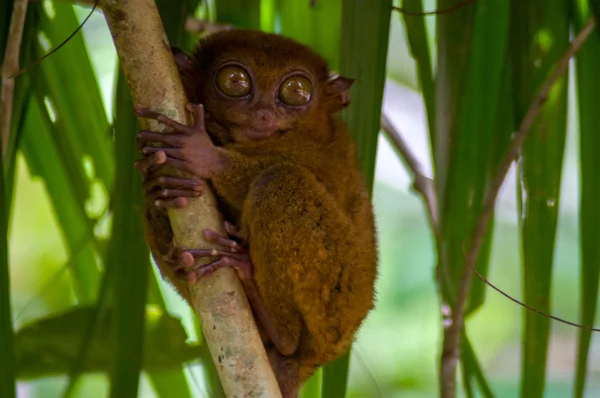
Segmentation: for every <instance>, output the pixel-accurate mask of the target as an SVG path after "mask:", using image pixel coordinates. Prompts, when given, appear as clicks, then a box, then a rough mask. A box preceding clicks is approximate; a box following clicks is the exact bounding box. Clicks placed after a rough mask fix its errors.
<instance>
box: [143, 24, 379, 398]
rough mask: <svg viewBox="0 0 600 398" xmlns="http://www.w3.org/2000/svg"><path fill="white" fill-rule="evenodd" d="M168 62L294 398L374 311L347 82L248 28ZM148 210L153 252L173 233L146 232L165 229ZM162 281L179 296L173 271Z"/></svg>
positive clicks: (371, 244)
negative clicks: (195, 123) (201, 114)
mask: <svg viewBox="0 0 600 398" xmlns="http://www.w3.org/2000/svg"><path fill="white" fill-rule="evenodd" d="M176 60H177V63H178V66H179V69H180V72H181V75H182V80H183V82H184V86H185V89H186V92H187V94H188V96H189V97H190V100H191V101H194V102H200V103H202V104H203V105H204V108H205V110H206V130H207V132H208V134H209V136H210V137H211V139H212V141H213V142H214V145H215V147H214V149H210V150H211V151H213V152H214V153H216V154H217V155H218V156H217V155H214V156H215V159H217V160H216V161H215V162H217V163H218V165H217V166H218V167H217V166H215V167H214V169H215V170H217V171H215V172H211V173H210V174H208V173H207V172H205V171H204V170H200V169H198V171H197V173H196V174H197V175H198V176H200V177H202V178H206V179H208V181H209V182H210V184H211V186H212V187H213V188H214V189H215V191H216V193H217V196H218V198H219V202H220V206H221V208H222V209H223V210H225V211H224V214H226V216H227V217H228V218H229V220H228V221H229V222H231V223H232V224H233V225H235V226H236V227H238V228H239V230H240V233H239V238H240V239H239V243H240V244H241V245H242V246H244V247H246V248H247V251H248V253H249V263H251V270H252V271H251V273H250V274H243V275H242V274H240V272H238V274H239V275H240V277H241V279H242V282H243V283H244V287H245V290H246V293H247V295H248V297H249V301H250V303H251V304H252V307H253V311H254V314H255V316H256V318H257V324H258V325H259V328H260V329H261V331H262V334H263V335H264V336H265V339H264V340H265V345H266V348H267V351H268V353H269V357H270V359H271V363H272V365H273V369H274V371H275V373H276V376H277V379H278V382H279V384H280V387H281V390H282V393H283V395H284V397H294V396H296V395H297V394H298V391H299V389H300V387H301V385H302V383H303V382H304V381H306V379H307V378H308V377H309V376H310V375H311V374H312V373H313V372H314V371H315V370H316V368H317V367H318V366H320V365H322V364H324V363H327V362H330V361H332V360H334V359H336V358H337V357H339V356H341V355H342V354H343V353H345V352H346V351H347V349H348V348H349V346H350V344H351V342H352V340H353V338H354V335H355V333H356V331H357V330H358V328H359V326H360V324H361V323H362V321H363V320H364V318H365V317H366V315H367V313H368V311H369V310H370V309H371V307H372V305H373V296H374V283H375V278H376V274H377V245H376V236H375V226H374V217H373V211H372V206H371V203H370V198H369V194H368V190H367V188H366V186H365V183H364V179H363V178H362V175H361V173H360V170H359V168H358V163H357V161H356V158H355V149H354V144H353V143H352V139H351V138H350V136H349V134H348V132H347V130H346V127H345V126H344V124H343V123H342V122H340V121H339V120H338V119H337V116H336V115H335V114H336V113H337V112H338V111H339V110H341V109H343V108H344V107H346V106H347V105H348V103H349V100H348V90H349V88H350V86H351V84H352V81H351V80H349V79H345V78H343V77H340V76H336V75H332V74H330V71H329V70H328V68H327V64H326V62H325V61H324V60H323V58H321V57H320V56H319V55H317V54H315V53H314V52H313V51H312V50H310V49H309V48H308V47H306V46H303V45H301V44H298V43H296V42H294V41H292V40H289V39H286V38H283V37H281V36H277V35H272V34H265V33H261V32H255V31H226V32H220V33H216V34H214V35H211V36H210V37H208V38H206V39H203V40H202V41H201V42H200V45H199V47H198V49H197V51H196V53H195V55H194V56H193V57H187V56H185V55H183V53H181V52H179V53H177V54H176ZM202 151H204V152H202V153H205V152H206V151H208V149H206V148H203V149H202ZM213 152H210V153H211V154H212V153H213ZM189 153H190V154H191V153H200V150H199V149H197V148H189ZM190 162H191V161H190ZM203 173H204V174H203ZM147 214H150V215H149V216H147V219H148V220H147V221H148V222H147V223H146V224H147V229H148V231H149V233H148V236H149V239H148V240H149V243H150V246H151V248H152V250H153V253H154V254H155V257H159V256H157V254H162V253H160V252H161V248H162V247H165V244H161V243H160V242H157V241H158V240H166V239H170V238H171V236H172V234H171V232H170V231H161V232H159V233H158V234H159V235H161V239H158V240H157V239H156V237H155V236H156V235H157V231H156V227H155V226H156V225H160V228H161V229H165V228H166V227H165V224H164V222H162V223H161V222H160V216H159V215H157V213H156V212H155V211H154V212H151V211H149V212H148V213H147ZM157 220H158V221H157ZM167 225H168V222H167ZM153 226H154V227H153ZM153 228H154V229H153ZM162 250H163V251H164V249H162ZM157 252H158V253H157ZM224 256H227V254H225V255H224ZM231 256H232V257H233V254H231ZM159 265H160V266H161V269H163V268H168V267H169V266H168V265H165V264H164V263H163V264H161V263H160V262H159ZM163 275H165V276H166V277H167V278H171V279H172V280H173V281H174V285H175V286H176V288H177V289H178V290H179V292H180V293H181V294H182V295H183V296H184V297H186V298H187V293H186V292H184V291H182V288H181V286H182V285H181V280H177V278H176V275H175V274H174V273H173V271H168V270H167V271H164V270H163ZM248 275H250V276H248ZM247 279H251V280H250V281H248V280H247ZM183 290H185V289H183Z"/></svg>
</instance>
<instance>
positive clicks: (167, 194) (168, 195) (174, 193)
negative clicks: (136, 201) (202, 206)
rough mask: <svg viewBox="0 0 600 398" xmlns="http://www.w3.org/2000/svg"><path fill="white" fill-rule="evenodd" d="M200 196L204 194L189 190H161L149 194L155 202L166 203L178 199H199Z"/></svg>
mask: <svg viewBox="0 0 600 398" xmlns="http://www.w3.org/2000/svg"><path fill="white" fill-rule="evenodd" d="M200 195H202V192H200V191H192V190H189V189H159V190H156V191H154V192H150V193H148V196H149V197H150V198H152V199H154V201H156V200H160V201H165V200H173V199H178V198H197V197H199V196H200Z"/></svg>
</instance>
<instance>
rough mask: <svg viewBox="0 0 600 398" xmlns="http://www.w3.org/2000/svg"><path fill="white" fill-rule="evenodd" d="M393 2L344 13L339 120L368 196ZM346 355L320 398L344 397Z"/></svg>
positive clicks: (333, 367)
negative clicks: (344, 87) (345, 102)
mask: <svg viewBox="0 0 600 398" xmlns="http://www.w3.org/2000/svg"><path fill="white" fill-rule="evenodd" d="M391 9H392V1H391V0H386V1H383V0H382V1H375V2H372V1H368V0H348V1H344V2H343V7H342V34H341V43H340V74H342V75H343V76H346V77H349V78H355V79H357V80H356V82H355V83H354V86H353V88H352V89H351V94H350V97H351V99H352V101H351V104H350V106H349V107H348V108H347V109H346V110H344V111H343V113H342V117H343V119H344V120H345V121H346V123H347V124H348V128H349V129H350V132H351V133H352V134H353V136H354V139H355V141H356V144H357V155H358V160H359V163H360V167H361V169H362V171H363V174H364V176H365V179H366V181H367V186H368V188H369V190H371V191H372V189H373V180H374V172H375V156H376V153H377V138H378V133H379V123H380V118H381V105H382V101H383V88H384V84H385V70H386V61H387V51H388V38H389V33H390V17H391V15H390V13H391ZM349 362H350V354H346V355H345V356H343V357H342V358H340V359H338V360H336V361H335V362H333V363H331V364H329V365H326V366H325V367H324V369H323V387H322V396H323V397H343V396H345V395H346V388H347V381H348V366H349Z"/></svg>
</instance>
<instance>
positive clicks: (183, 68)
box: [171, 47, 198, 102]
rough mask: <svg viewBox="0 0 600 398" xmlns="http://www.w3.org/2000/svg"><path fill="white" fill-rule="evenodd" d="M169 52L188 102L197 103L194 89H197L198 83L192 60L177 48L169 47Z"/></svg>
mask: <svg viewBox="0 0 600 398" xmlns="http://www.w3.org/2000/svg"><path fill="white" fill-rule="evenodd" d="M171 52H172V53H173V58H175V64H176V65H177V70H178V71H179V76H180V77H181V82H182V83H183V88H184V90H185V95H186V96H187V98H188V101H190V102H197V100H198V99H197V92H196V88H197V87H198V81H197V76H196V75H197V73H195V67H196V66H195V64H194V61H193V59H192V58H191V57H190V56H189V55H187V54H186V53H184V52H183V51H181V50H180V49H179V48H177V47H171Z"/></svg>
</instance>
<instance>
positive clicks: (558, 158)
mask: <svg viewBox="0 0 600 398" xmlns="http://www.w3.org/2000/svg"><path fill="white" fill-rule="evenodd" d="M568 16H569V2H568V1H551V2H544V3H540V2H522V1H518V0H514V1H513V12H512V30H511V49H512V67H513V84H512V85H513V90H514V91H513V92H514V109H515V114H514V115H515V119H514V122H515V125H517V124H518V123H520V121H521V120H522V118H523V116H524V115H525V113H526V112H527V110H528V109H529V107H530V105H531V103H532V102H533V101H534V98H535V96H536V95H537V92H538V91H539V88H540V86H541V85H542V83H543V82H544V81H545V79H546V78H547V76H548V74H549V73H550V72H551V71H552V70H553V68H554V67H555V65H556V63H557V61H558V60H559V59H560V58H561V57H562V56H563V55H564V53H565V51H566V49H567V47H568V45H569V20H568ZM567 76H568V74H565V75H564V76H563V77H562V78H561V79H559V80H558V81H557V82H556V83H555V84H554V87H553V89H552V91H551V93H550V96H549V98H548V100H547V101H546V102H545V104H544V105H543V107H542V110H541V113H540V115H539V116H538V118H537V120H536V123H535V124H534V126H533V128H532V130H531V132H530V133H529V137H528V138H527V140H526V141H525V143H524V145H523V149H522V158H521V161H520V164H519V181H518V183H519V187H518V189H517V192H518V196H519V207H520V209H519V212H520V213H519V214H521V215H522V216H521V217H519V220H520V227H521V239H522V250H523V257H522V258H523V260H522V261H523V263H522V268H523V287H524V297H525V300H524V301H525V303H526V304H528V305H529V306H532V307H534V308H536V309H537V310H540V311H543V312H546V313H551V310H550V288H551V282H552V264H553V258H554V243H555V238H556V225H557V219H558V209H559V198H560V180H561V172H562V161H563V153H564V144H565V134H566V121H567V119H566V117H567V116H566V115H567V82H568V79H567ZM523 312H524V316H525V326H524V333H523V351H522V368H521V369H522V376H521V394H522V396H524V397H541V396H543V393H544V384H545V379H546V359H547V355H548V340H549V335H550V326H551V325H550V319H548V318H546V317H543V316H540V315H538V314H536V313H533V312H531V311H527V310H525V309H523Z"/></svg>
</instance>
